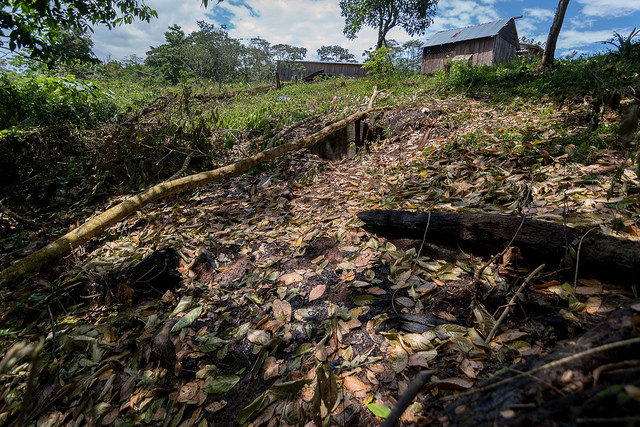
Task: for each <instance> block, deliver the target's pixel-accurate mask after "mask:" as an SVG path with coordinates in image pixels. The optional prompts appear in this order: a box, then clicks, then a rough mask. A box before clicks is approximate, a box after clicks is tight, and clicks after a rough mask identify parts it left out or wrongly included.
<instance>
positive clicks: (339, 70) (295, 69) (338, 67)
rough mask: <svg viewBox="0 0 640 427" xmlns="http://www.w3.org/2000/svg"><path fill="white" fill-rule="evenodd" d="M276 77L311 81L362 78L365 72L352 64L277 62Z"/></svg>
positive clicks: (360, 66)
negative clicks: (335, 77)
mask: <svg viewBox="0 0 640 427" xmlns="http://www.w3.org/2000/svg"><path fill="white" fill-rule="evenodd" d="M277 72H278V75H279V76H280V80H282V81H285V82H286V81H290V80H294V79H298V80H312V79H313V78H315V77H318V76H347V77H363V76H365V75H366V74H367V71H366V70H365V69H364V68H362V64H355V63H352V62H320V61H278V67H277Z"/></svg>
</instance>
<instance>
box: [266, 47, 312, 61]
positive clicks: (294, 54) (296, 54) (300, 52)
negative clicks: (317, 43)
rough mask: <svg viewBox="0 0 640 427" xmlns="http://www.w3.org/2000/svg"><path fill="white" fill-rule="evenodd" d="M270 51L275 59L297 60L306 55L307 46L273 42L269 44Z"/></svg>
mask: <svg viewBox="0 0 640 427" xmlns="http://www.w3.org/2000/svg"><path fill="white" fill-rule="evenodd" d="M271 52H272V55H273V57H274V58H275V59H276V60H277V61H299V60H301V59H303V58H304V57H305V56H306V55H307V48H305V47H296V46H291V45H288V44H274V45H273V46H271Z"/></svg>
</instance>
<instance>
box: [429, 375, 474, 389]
mask: <svg viewBox="0 0 640 427" xmlns="http://www.w3.org/2000/svg"><path fill="white" fill-rule="evenodd" d="M436 387H438V388H440V389H449V390H465V389H468V388H471V387H473V381H471V380H468V379H466V378H461V377H453V378H446V379H444V380H438V381H432V382H428V383H427V384H425V386H424V388H425V389H427V390H431V389H434V388H436Z"/></svg>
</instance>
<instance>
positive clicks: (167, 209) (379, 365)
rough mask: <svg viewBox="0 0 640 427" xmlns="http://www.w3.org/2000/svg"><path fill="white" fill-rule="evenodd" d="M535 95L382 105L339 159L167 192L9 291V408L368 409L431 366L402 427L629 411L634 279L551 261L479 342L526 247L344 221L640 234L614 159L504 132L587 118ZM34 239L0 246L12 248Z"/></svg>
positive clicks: (178, 420) (13, 418)
mask: <svg viewBox="0 0 640 427" xmlns="http://www.w3.org/2000/svg"><path fill="white" fill-rule="evenodd" d="M529 108H530V109H523V110H519V111H504V110H499V109H497V108H496V107H492V106H489V105H487V104H484V103H482V102H480V101H469V102H467V101H465V103H462V102H455V101H447V102H444V101H443V102H442V103H441V104H438V105H435V104H433V105H431V104H430V105H425V106H423V107H422V108H419V109H412V110H411V111H405V112H402V111H398V112H394V113H393V115H392V117H393V120H389V121H388V122H387V123H388V126H391V129H390V130H391V133H390V135H391V136H390V138H382V139H380V140H378V141H376V142H374V143H372V144H371V145H370V146H369V147H368V149H367V150H366V151H363V152H362V153H360V154H359V155H358V156H357V157H356V158H354V159H351V160H343V161H338V162H329V161H325V160H321V159H319V158H317V157H316V156H313V155H311V154H310V153H308V152H307V151H301V152H297V153H294V154H292V155H290V156H288V157H286V158H284V159H281V160H280V161H278V162H276V163H274V164H272V165H270V166H269V167H268V168H266V170H265V171H262V172H260V173H258V172H256V173H253V174H247V175H244V176H241V177H238V178H235V179H232V180H229V181H226V182H222V183H218V184H215V185H210V186H206V187H203V188H200V189H198V190H196V191H193V192H189V193H188V194H182V195H180V196H177V197H172V198H171V199H169V200H166V201H164V202H163V203H161V204H155V205H152V206H148V207H146V208H145V209H144V210H143V211H141V212H138V213H137V214H136V216H134V217H131V218H128V219H127V220H125V221H123V222H122V223H120V224H118V225H116V226H114V227H112V228H110V229H109V230H108V231H107V232H105V233H103V235H101V236H100V237H98V238H94V239H92V241H91V242H89V243H88V244H87V245H85V246H83V247H81V248H78V249H76V250H75V251H74V252H73V253H72V254H71V255H70V256H69V257H67V259H65V260H64V261H63V262H61V263H59V264H57V265H50V266H46V267H45V268H44V269H43V270H42V271H41V272H40V273H39V274H37V275H35V276H33V277H31V278H29V279H27V280H25V282H24V283H23V284H21V287H20V288H12V289H4V290H2V295H1V297H2V307H3V310H2V313H1V314H2V317H1V320H0V325H1V326H0V328H1V329H0V332H2V335H1V338H0V339H1V340H2V346H3V347H2V348H3V350H2V359H1V361H0V374H1V375H2V378H3V383H4V385H2V386H0V398H1V399H2V400H1V401H0V421H3V422H8V423H11V422H13V423H16V422H18V421H21V422H25V423H26V422H31V423H36V422H37V423H38V425H47V426H57V425H72V424H73V423H76V425H81V424H101V425H171V426H191V425H206V423H208V424H209V425H215V426H224V425H238V424H248V423H252V425H254V426H258V425H268V426H275V425H281V426H286V425H294V424H298V425H308V426H312V425H320V424H325V425H378V424H380V423H381V422H382V420H383V417H384V416H386V415H387V414H388V411H389V409H391V408H393V407H394V405H395V404H396V402H397V400H398V399H399V397H400V396H402V395H403V393H405V391H406V390H407V388H408V386H409V383H410V382H411V380H412V379H413V378H414V377H415V376H416V375H417V374H418V373H419V372H420V371H422V370H425V369H432V370H434V373H433V375H432V376H431V377H430V378H429V381H428V382H427V384H425V386H424V387H423V388H422V390H421V391H420V393H419V394H418V396H417V397H416V399H415V400H414V403H413V404H412V405H411V406H409V408H408V409H407V411H405V413H404V415H403V416H402V418H401V422H402V423H403V425H424V424H433V425H445V426H448V425H576V424H591V423H593V424H596V423H601V422H604V420H608V421H607V422H620V423H624V424H628V425H634V424H637V423H639V422H640V374H639V373H640V360H639V359H638V356H637V355H638V354H640V353H638V350H639V349H640V300H638V298H637V294H636V293H635V292H636V288H635V286H636V285H637V278H629V281H628V283H627V284H626V285H625V284H623V285H622V286H620V285H617V286H614V285H612V284H609V283H608V281H607V272H602V274H600V275H598V276H595V277H582V276H581V275H580V274H579V275H578V280H577V282H575V283H574V282H573V275H572V274H566V272H563V271H562V270H561V269H556V267H557V266H556V265H554V266H549V267H547V268H546V269H544V270H543V272H542V273H541V274H540V275H538V276H537V277H535V278H534V279H533V280H532V282H531V284H530V285H528V286H526V287H525V289H524V291H523V292H522V294H521V296H520V297H519V298H518V299H517V300H516V304H515V306H513V307H511V310H510V314H509V315H508V316H507V317H506V319H505V320H504V321H503V322H502V323H501V324H499V325H498V331H497V333H496V334H495V338H493V339H492V340H490V341H489V342H485V337H486V336H487V334H488V333H489V332H490V330H491V329H492V328H493V326H494V325H495V324H496V321H497V319H498V318H499V317H500V314H501V313H502V311H503V309H504V308H505V306H506V305H507V303H508V302H509V300H510V299H511V297H512V296H513V294H514V292H515V290H516V289H518V287H519V286H520V285H521V284H522V283H523V280H524V279H525V278H526V277H527V276H528V275H529V274H530V273H531V271H530V270H529V269H526V268H524V267H523V266H522V265H523V262H524V261H523V260H518V259H517V250H513V249H512V250H511V251H508V252H507V254H506V255H505V256H503V257H500V258H499V259H498V260H497V262H496V263H493V264H490V265H489V266H488V267H487V268H486V269H485V270H484V273H483V275H482V276H481V278H480V282H477V281H475V280H474V279H473V273H474V271H476V270H477V269H478V268H480V267H482V266H483V265H484V264H485V263H486V261H487V258H486V257H485V258H482V257H480V256H477V255H475V254H472V253H468V252H466V251H465V250H462V249H460V248H458V247H457V244H456V242H451V245H448V246H449V247H447V248H445V247H435V246H433V245H431V244H430V243H429V242H428V239H427V240H426V241H420V240H407V239H395V238H394V237H393V236H376V235H372V234H370V233H369V232H367V231H366V230H365V229H363V228H362V225H363V223H362V222H361V221H359V220H358V218H357V216H356V214H357V213H358V212H360V211H363V210H368V209H406V210H414V211H421V212H426V211H429V210H432V211H434V210H459V211H472V210H483V211H488V212H492V211H500V212H503V213H512V214H514V215H515V214H518V212H521V213H524V214H526V215H530V216H533V217H539V218H544V219H554V220H558V221H563V220H564V221H566V222H568V223H570V224H572V225H575V226H583V227H586V226H594V225H595V226H597V227H599V228H600V229H602V230H604V231H606V232H611V229H612V224H613V223H616V224H620V225H621V226H620V227H619V228H618V229H619V230H620V231H619V232H620V233H621V235H623V236H625V237H626V238H629V239H633V238H634V233H636V231H637V227H636V225H635V222H634V220H633V219H632V218H633V216H634V215H638V214H640V202H638V188H640V185H639V183H638V182H637V177H636V178H634V176H635V175H633V174H632V173H630V172H629V173H627V172H626V169H629V170H630V171H631V169H632V166H633V165H628V167H627V168H626V169H625V168H623V171H622V178H621V179H622V180H623V182H624V183H625V184H624V185H618V186H616V187H615V188H614V191H613V194H612V195H609V196H607V192H608V190H609V184H610V183H611V182H612V181H611V180H612V177H613V175H614V174H615V173H617V172H616V171H617V170H618V169H619V165H621V164H622V165H624V164H625V163H624V162H625V160H624V157H623V155H622V154H621V153H618V152H615V151H602V152H599V154H598V155H597V156H595V158H593V159H591V161H590V162H589V164H585V163H580V162H578V161H577V160H576V159H575V158H572V157H571V156H570V155H568V154H567V149H566V147H565V146H563V145H561V144H560V143H559V142H558V143H557V144H556V145H553V144H549V145H548V146H547V148H545V149H543V148H539V147H538V146H537V145H536V144H532V143H526V142H522V140H523V138H520V139H519V140H518V138H514V139H513V140H512V141H509V142H505V140H506V139H505V135H506V133H505V132H506V131H505V130H509V129H510V130H511V132H514V133H517V132H519V130H522V129H525V128H528V129H530V128H531V127H532V126H535V127H536V129H538V130H537V132H538V133H539V135H538V136H540V137H544V138H545V139H546V140H550V141H553V140H554V138H557V137H559V136H558V132H559V131H558V130H557V126H558V123H564V122H566V121H567V120H566V118H567V117H570V116H571V115H572V114H573V115H579V114H580V112H579V110H578V109H576V107H575V106H574V107H573V109H571V110H557V109H555V110H554V109H553V108H551V107H550V106H549V105H539V106H537V107H529ZM554 108H555V107H554ZM467 109H469V110H471V109H474V111H482V114H481V115H480V117H481V119H473V120H472V119H465V118H464V115H463V114H461V113H464V112H465V111H466V110H467ZM571 117H572V116H571ZM307 131H308V130H307ZM304 132H305V130H304V129H301V130H300V131H299V135H300V134H303V133H304ZM470 135H472V136H473V138H475V139H474V141H476V142H475V143H472V142H471V139H470ZM478 139H479V140H480V141H479V142H478ZM550 147H552V148H554V149H555V151H553V150H552V151H551V152H550V151H549V149H550ZM542 151H544V153H543V152H542ZM540 159H542V160H540ZM532 164H535V165H536V166H535V168H532V167H531V165H532ZM532 171H533V173H532ZM114 202H115V201H114ZM622 205H624V207H622V208H621V206H622ZM3 221H5V225H4V226H5V230H14V232H15V234H17V233H18V231H17V230H19V229H20V227H19V226H18V225H17V224H16V223H13V222H10V221H11V220H10V219H6V218H3ZM506 243H507V242H505V245H506ZM34 246H35V245H34ZM32 249H33V247H29V248H26V249H24V250H21V251H20V252H19V253H16V252H12V249H11V248H10V247H9V244H8V243H5V246H4V248H3V250H4V252H3V261H4V262H6V261H7V260H10V259H17V258H19V257H21V256H22V255H23V254H24V253H25V252H27V251H29V250H32ZM504 249H507V248H505V247H496V248H495V253H496V254H498V253H500V252H501V251H503V250H504ZM143 259H145V261H142V260H143ZM141 261H142V262H143V264H139V263H140V262H141ZM560 261H561V260H558V265H559V264H560ZM525 264H526V263H525ZM589 350H591V351H589ZM572 355H573V356H574V358H573V359H571V360H567V359H566V358H567V357H568V356H572ZM553 361H560V362H556V363H555V364H554V363H553ZM497 381H502V382H501V383H499V384H498V385H496V382H497Z"/></svg>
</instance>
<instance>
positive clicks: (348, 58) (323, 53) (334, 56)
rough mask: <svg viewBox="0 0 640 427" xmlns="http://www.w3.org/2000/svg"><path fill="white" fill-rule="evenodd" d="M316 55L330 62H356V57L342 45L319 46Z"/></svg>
mask: <svg viewBox="0 0 640 427" xmlns="http://www.w3.org/2000/svg"><path fill="white" fill-rule="evenodd" d="M318 56H319V57H320V60H321V61H330V62H357V61H356V57H355V56H354V55H353V54H352V53H350V52H349V49H345V48H343V47H342V46H338V45H333V46H320V49H318Z"/></svg>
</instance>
